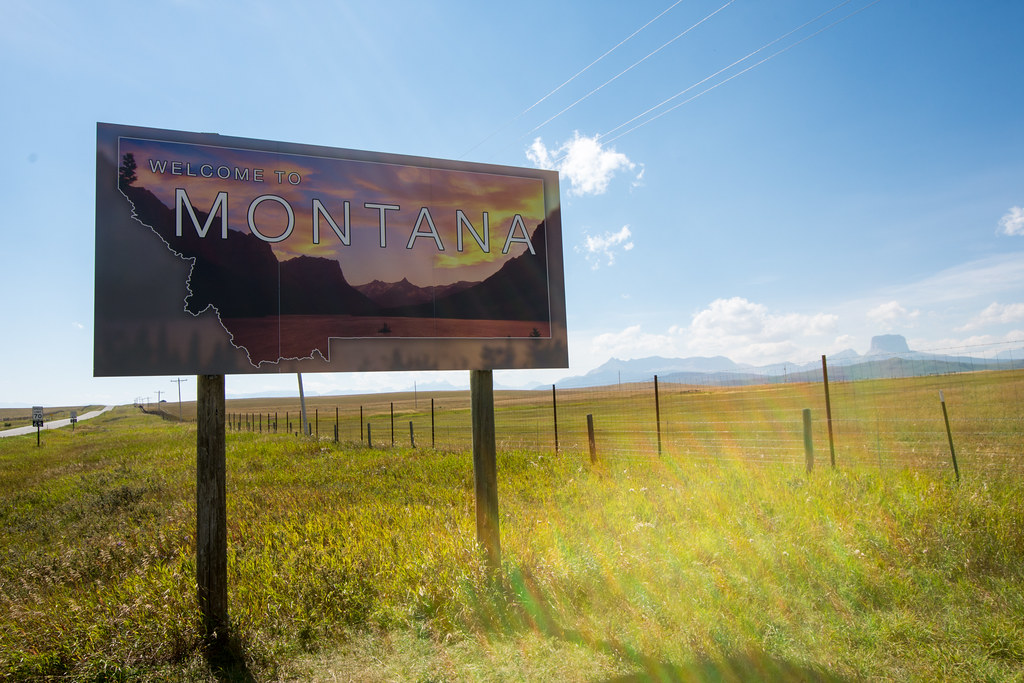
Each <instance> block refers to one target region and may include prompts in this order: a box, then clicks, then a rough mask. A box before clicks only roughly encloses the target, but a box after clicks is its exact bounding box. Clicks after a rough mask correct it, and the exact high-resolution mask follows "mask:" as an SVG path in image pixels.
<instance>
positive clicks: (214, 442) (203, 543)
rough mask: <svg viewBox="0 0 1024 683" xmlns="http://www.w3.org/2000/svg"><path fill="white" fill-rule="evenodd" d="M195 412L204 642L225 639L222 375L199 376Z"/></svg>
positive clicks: (223, 642)
mask: <svg viewBox="0 0 1024 683" xmlns="http://www.w3.org/2000/svg"><path fill="white" fill-rule="evenodd" d="M197 387H198V391H199V393H198V397H197V413H196V584H197V589H198V597H199V612H200V615H201V618H202V623H203V638H204V639H205V640H206V643H207V645H208V646H209V647H212V648H223V647H224V646H226V644H227V640H228V535H227V494H226V487H225V434H224V424H225V423H224V419H225V415H224V375H199V376H198V378H197Z"/></svg>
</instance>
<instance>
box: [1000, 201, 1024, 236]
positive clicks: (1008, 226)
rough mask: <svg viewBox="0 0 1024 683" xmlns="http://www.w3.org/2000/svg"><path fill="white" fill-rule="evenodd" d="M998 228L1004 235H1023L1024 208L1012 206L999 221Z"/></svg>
mask: <svg viewBox="0 0 1024 683" xmlns="http://www.w3.org/2000/svg"><path fill="white" fill-rule="evenodd" d="M999 227H1000V229H1002V231H1003V234H1005V235H1024V208H1021V207H1019V206H1012V207H1010V210H1009V211H1007V212H1006V215H1005V216H1003V217H1002V218H1000V219H999Z"/></svg>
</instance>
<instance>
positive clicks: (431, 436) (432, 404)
mask: <svg viewBox="0 0 1024 683" xmlns="http://www.w3.org/2000/svg"><path fill="white" fill-rule="evenodd" d="M430 447H431V448H437V445H436V442H435V441H434V399H430Z"/></svg>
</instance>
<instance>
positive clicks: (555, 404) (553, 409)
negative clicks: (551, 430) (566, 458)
mask: <svg viewBox="0 0 1024 683" xmlns="http://www.w3.org/2000/svg"><path fill="white" fill-rule="evenodd" d="M551 414H552V419H553V421H554V423H555V453H558V397H557V396H556V395H555V385H554V384H552V385H551Z"/></svg>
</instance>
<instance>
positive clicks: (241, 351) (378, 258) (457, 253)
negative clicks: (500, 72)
mask: <svg viewBox="0 0 1024 683" xmlns="http://www.w3.org/2000/svg"><path fill="white" fill-rule="evenodd" d="M95 302H96V303H95V306H96V310H95V352H94V374H95V375H97V376H119V375H120V376H132V375H172V374H184V373H194V374H234V373H255V372H317V371H324V372H334V371H363V370H451V369H496V368H552V367H566V366H567V364H568V353H567V344H566V328H565V298H564V275H563V270H562V241H561V221H560V212H559V194H558V175H557V173H555V172H553V171H542V170H538V169H528V168H513V167H506V166H493V165H484V164H473V163H466V162H456V161H446V160H440V159H426V158H419V157H406V156H399V155H393V154H381V153H374V152H361V151H354V150H343V149H334V148H327V147H317V146H311V145H298V144H287V143H282V142H271V141H263V140H252V139H243V138H228V137H222V136H219V135H214V134H205V133H203V134H201V133H185V132H178V131H167V130H155V129H148V128H138V127H129V126H120V125H113V124H103V123H101V124H98V126H97V171H96V297H95Z"/></svg>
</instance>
